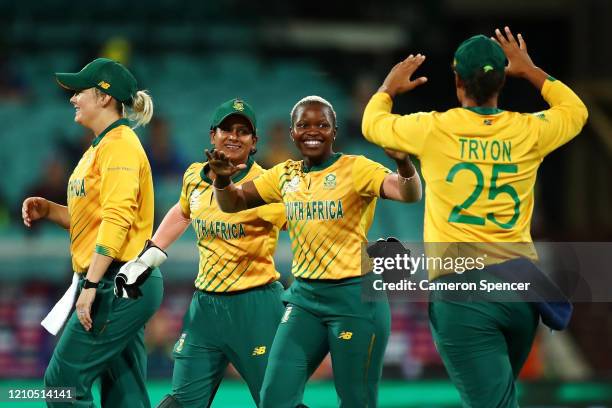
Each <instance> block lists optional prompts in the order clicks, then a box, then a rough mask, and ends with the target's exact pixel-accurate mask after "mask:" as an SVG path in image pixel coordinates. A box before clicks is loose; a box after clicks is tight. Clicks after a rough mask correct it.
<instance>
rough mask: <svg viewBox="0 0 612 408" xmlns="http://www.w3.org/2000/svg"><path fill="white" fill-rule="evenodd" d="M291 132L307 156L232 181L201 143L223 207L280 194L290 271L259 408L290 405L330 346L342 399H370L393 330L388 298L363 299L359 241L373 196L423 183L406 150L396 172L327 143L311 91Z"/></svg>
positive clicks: (330, 136)
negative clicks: (247, 178)
mask: <svg viewBox="0 0 612 408" xmlns="http://www.w3.org/2000/svg"><path fill="white" fill-rule="evenodd" d="M291 122H292V123H291V136H292V138H293V139H294V141H295V144H296V146H297V147H298V149H299V150H300V152H301V153H302V155H303V157H304V159H303V160H299V161H295V160H288V161H286V162H284V163H280V164H278V165H276V166H274V167H273V168H272V169H270V170H268V171H265V172H263V173H262V174H261V175H260V176H259V177H258V178H256V179H254V180H252V181H249V182H247V183H244V184H242V185H236V184H234V183H232V182H231V179H230V176H231V175H232V174H235V173H236V172H237V171H239V170H240V169H239V168H236V167H235V166H233V165H232V163H231V162H230V161H229V160H227V158H226V157H225V155H224V154H223V153H222V152H217V151H215V152H213V153H208V155H209V163H210V165H211V168H212V169H213V170H214V172H215V173H216V174H217V178H216V179H215V183H214V187H215V195H216V197H217V201H218V203H219V206H220V208H221V209H222V210H224V211H228V212H237V211H241V210H244V209H247V208H255V207H259V206H261V205H264V204H266V203H281V202H282V203H284V205H285V211H286V214H287V225H288V230H289V234H290V238H291V243H292V244H291V246H292V249H293V265H292V272H293V275H294V276H295V278H296V279H295V281H294V283H293V284H292V285H291V287H290V288H289V289H288V290H287V291H286V292H285V293H284V295H283V300H284V302H285V303H286V304H287V306H286V309H285V313H284V315H283V318H282V320H281V323H280V325H279V326H278V331H277V333H276V337H275V338H274V344H273V345H272V350H271V352H270V360H269V363H268V369H267V371H266V376H265V379H264V384H263V386H262V391H261V405H260V407H263V408H268V407H270V408H281V407H291V408H294V407H296V406H297V405H298V404H299V403H300V402H301V400H302V396H303V392H304V387H305V385H306V382H307V380H308V378H309V377H310V375H311V374H312V372H313V371H314V370H315V369H316V368H317V366H318V365H319V364H320V363H321V361H322V359H323V358H324V357H325V355H326V354H327V353H328V352H329V353H330V354H331V358H332V364H333V371H334V381H335V385H336V390H337V392H338V396H339V399H340V406H342V407H364V406H369V407H375V406H376V401H377V391H378V382H379V380H380V376H381V373H382V359H383V355H384V351H385V347H386V344H387V339H388V336H389V330H390V313H389V304H388V302H387V300H386V297H385V298H384V301H382V300H381V301H378V302H366V301H362V300H361V283H362V282H363V281H364V279H369V277H370V276H371V275H365V276H362V271H361V260H362V256H361V255H362V254H361V250H362V245H363V244H364V243H365V242H366V234H367V232H368V229H369V227H370V225H371V223H372V219H373V217H374V210H375V207H376V200H377V198H378V197H383V198H389V199H393V200H398V201H405V202H411V201H416V200H418V199H420V196H421V185H420V181H419V179H418V175H417V174H416V172H415V169H414V167H413V166H412V163H411V162H410V159H409V157H408V155H406V154H401V153H395V152H389V154H390V155H393V157H395V159H396V162H397V165H398V169H399V175H398V174H395V173H392V172H391V171H389V170H388V169H386V168H385V167H384V166H382V165H380V164H378V163H376V162H373V161H371V160H368V159H366V158H365V157H363V156H351V155H344V154H341V153H334V152H333V150H332V145H333V141H334V139H335V137H336V114H335V112H334V110H333V108H332V106H331V104H330V103H329V102H327V101H326V100H325V99H323V98H320V97H316V96H312V97H307V98H304V99H302V100H301V101H299V102H298V103H297V104H296V105H295V107H294V109H293V110H292V112H291Z"/></svg>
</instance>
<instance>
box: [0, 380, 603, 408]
mask: <svg viewBox="0 0 612 408" xmlns="http://www.w3.org/2000/svg"><path fill="white" fill-rule="evenodd" d="M41 385H42V383H41V382H40V381H37V380H14V381H11V380H2V381H0V389H1V390H3V393H4V394H6V392H7V391H6V390H7V389H8V388H9V387H10V388H36V387H39V386H41ZM148 389H149V395H150V397H151V403H152V404H153V406H155V405H156V404H157V403H158V402H159V401H160V400H161V398H162V397H163V396H164V395H165V394H166V393H167V392H168V391H169V389H170V382H169V381H166V380H152V381H150V382H149V388H148ZM519 395H520V399H521V401H522V404H521V406H522V407H528V406H534V407H535V406H537V407H539V408H544V407H586V406H597V408H604V407H606V406H610V407H612V384H611V383H609V382H608V383H604V382H589V383H566V384H559V383H542V382H539V383H525V384H521V385H520V387H519ZM0 399H1V401H0V407H19V408H21V407H23V408H26V407H41V406H44V404H43V403H42V402H31V401H30V402H27V401H23V402H22V401H20V402H15V401H10V402H9V401H7V395H1V396H0ZM304 403H306V404H307V405H308V406H309V407H310V408H333V407H337V406H338V404H337V402H336V393H335V390H334V386H333V383H331V382H329V381H324V382H311V383H309V384H308V386H307V387H306V394H305V396H304ZM97 406H99V404H97ZM250 406H254V404H253V402H252V400H251V396H250V394H249V392H248V390H247V387H246V385H244V384H243V383H242V382H240V381H236V380H226V381H224V382H223V383H222V385H221V387H220V389H219V392H218V393H217V396H216V398H215V402H214V403H213V407H220V408H245V407H250ZM459 406H460V403H459V395H458V393H457V391H456V390H455V389H454V387H453V386H452V385H451V384H450V383H449V382H447V381H438V380H432V381H384V382H383V383H382V384H381V387H380V393H379V407H380V408H412V407H415V408H416V407H418V408H436V407H441V408H442V407H445V408H446V407H459Z"/></svg>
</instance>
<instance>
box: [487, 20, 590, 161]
mask: <svg viewBox="0 0 612 408" xmlns="http://www.w3.org/2000/svg"><path fill="white" fill-rule="evenodd" d="M495 37H496V38H493V37H491V38H492V39H493V40H495V41H497V42H498V43H499V44H500V46H501V47H502V49H503V50H504V53H505V54H506V57H507V58H508V66H507V67H506V75H508V76H514V77H519V78H523V79H526V80H527V81H529V82H531V84H532V85H533V86H535V87H536V88H537V89H538V90H540V92H541V93H542V97H544V99H545V100H546V102H548V104H549V105H550V109H548V110H546V111H543V112H538V113H537V114H536V115H535V118H534V121H537V122H536V123H537V128H538V150H539V152H540V154H541V156H542V157H544V156H546V155H547V154H548V153H550V152H551V151H553V150H555V149H556V148H558V147H559V146H561V145H563V144H565V143H567V142H569V141H570V140H571V139H572V138H574V137H575V136H576V135H578V134H579V133H580V131H581V130H582V128H583V126H584V124H585V123H586V120H587V118H588V110H587V107H586V106H585V105H584V103H583V102H582V100H580V98H579V97H578V95H576V94H575V93H574V91H572V90H571V89H570V88H569V87H568V86H567V85H565V84H564V83H562V82H561V81H557V80H556V79H554V78H552V77H551V76H549V75H548V74H547V73H546V72H544V71H543V70H541V69H540V68H538V67H537V66H536V65H535V64H534V63H533V61H532V60H531V58H530V57H529V54H528V53H527V44H526V43H525V40H524V39H523V36H522V35H521V34H518V35H517V38H516V39H515V37H514V35H513V34H512V31H510V28H508V27H505V28H504V33H502V32H501V31H500V30H499V29H497V30H495Z"/></svg>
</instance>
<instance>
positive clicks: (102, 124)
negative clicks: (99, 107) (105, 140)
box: [87, 111, 121, 137]
mask: <svg viewBox="0 0 612 408" xmlns="http://www.w3.org/2000/svg"><path fill="white" fill-rule="evenodd" d="M119 119H121V116H119V114H117V113H116V112H107V111H103V112H101V113H100V114H99V115H98V117H97V118H96V119H95V120H94V121H93V123H92V124H91V125H90V126H87V127H88V128H90V129H91V131H92V132H93V134H94V137H98V136H99V135H100V133H102V132H104V130H106V128H108V127H109V126H110V125H112V124H113V123H115V122H116V121H118V120H119Z"/></svg>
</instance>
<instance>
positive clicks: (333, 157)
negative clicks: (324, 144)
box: [302, 152, 342, 173]
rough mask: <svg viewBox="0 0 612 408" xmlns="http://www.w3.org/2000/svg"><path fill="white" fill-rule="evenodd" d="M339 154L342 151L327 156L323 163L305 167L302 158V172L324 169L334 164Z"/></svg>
mask: <svg viewBox="0 0 612 408" xmlns="http://www.w3.org/2000/svg"><path fill="white" fill-rule="evenodd" d="M340 156H342V153H340V152H338V153H334V154H332V155H331V156H329V157H328V158H327V160H325V161H324V162H323V163H321V164H315V165H314V166H311V167H306V165H304V161H303V160H302V171H303V172H304V173H310V172H311V171H319V170H323V169H326V168H328V167H329V166H331V165H332V164H334V163H335V162H337V161H338V159H339V158H340Z"/></svg>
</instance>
